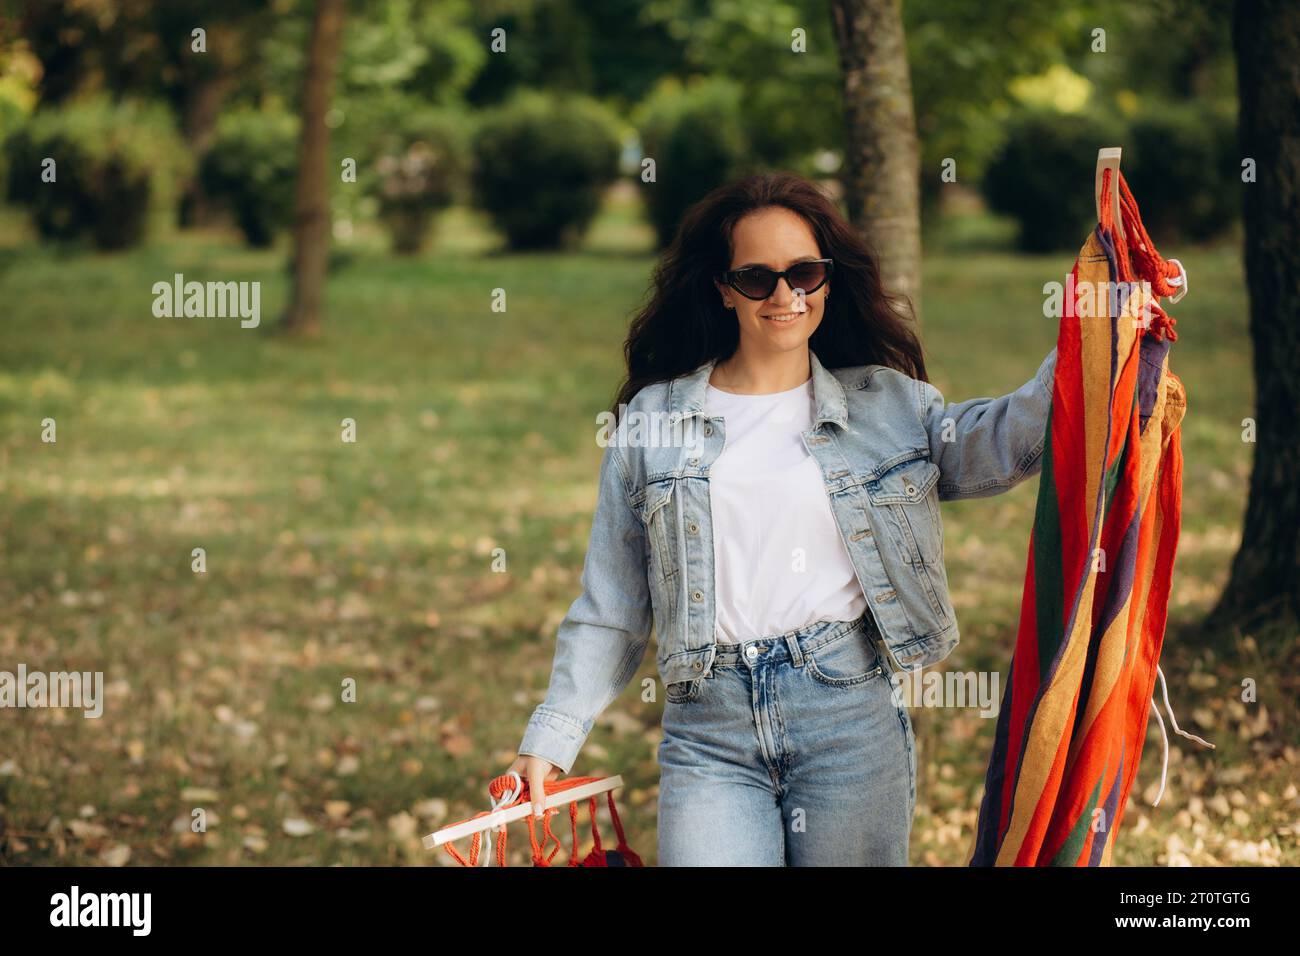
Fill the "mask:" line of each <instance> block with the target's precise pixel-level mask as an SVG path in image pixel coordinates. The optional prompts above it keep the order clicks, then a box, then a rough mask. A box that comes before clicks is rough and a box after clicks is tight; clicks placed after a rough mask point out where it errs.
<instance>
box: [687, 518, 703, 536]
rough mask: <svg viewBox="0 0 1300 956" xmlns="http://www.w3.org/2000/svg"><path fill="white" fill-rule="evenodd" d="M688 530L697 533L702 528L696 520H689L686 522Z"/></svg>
mask: <svg viewBox="0 0 1300 956" xmlns="http://www.w3.org/2000/svg"><path fill="white" fill-rule="evenodd" d="M686 530H687V531H688V532H689V533H691V534H695V533H696V532H698V531H699V530H700V526H699V525H697V524H696V523H695V522H694V521H688V522H686Z"/></svg>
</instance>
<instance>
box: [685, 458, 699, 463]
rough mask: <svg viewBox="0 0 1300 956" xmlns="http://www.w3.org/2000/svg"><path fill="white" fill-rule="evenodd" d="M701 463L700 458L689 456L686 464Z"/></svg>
mask: <svg viewBox="0 0 1300 956" xmlns="http://www.w3.org/2000/svg"><path fill="white" fill-rule="evenodd" d="M699 463H700V460H699V459H698V458H688V459H687V460H686V464H688V465H698V464H699Z"/></svg>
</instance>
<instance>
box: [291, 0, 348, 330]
mask: <svg viewBox="0 0 1300 956" xmlns="http://www.w3.org/2000/svg"><path fill="white" fill-rule="evenodd" d="M343 3H344V0H317V3H316V15H315V16H314V17H313V18H312V25H311V40H310V41H309V42H308V46H307V69H306V71H305V75H304V78H303V86H302V135H301V137H300V139H299V141H298V176H297V180H296V181H295V183H294V201H293V291H292V293H291V298H290V300H289V311H288V313H287V314H286V315H285V318H284V326H285V328H286V330H288V331H290V332H294V333H296V334H299V335H315V334H317V333H319V332H320V327H321V320H322V315H321V299H322V293H323V290H324V285H325V270H326V266H327V265H328V261H329V248H330V242H329V240H330V194H329V148H330V131H329V127H328V126H326V125H325V111H326V110H327V109H328V108H329V102H330V92H331V89H332V87H333V85H334V66H335V63H336V61H337V60H338V52H339V43H340V40H341V35H342V33H343V12H344V10H343Z"/></svg>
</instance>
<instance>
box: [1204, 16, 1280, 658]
mask: <svg viewBox="0 0 1300 956" xmlns="http://www.w3.org/2000/svg"><path fill="white" fill-rule="evenodd" d="M1233 45H1234V47H1235V48H1236V54H1237V86H1238V96H1239V98H1240V112H1239V115H1238V127H1237V133H1238V142H1239V144H1240V147H1241V155H1242V158H1243V160H1244V159H1247V158H1249V159H1253V160H1254V161H1255V163H1256V173H1257V180H1256V181H1255V182H1254V183H1243V184H1241V185H1240V186H1238V185H1237V184H1236V183H1232V184H1231V186H1230V187H1226V188H1234V189H1236V188H1240V189H1241V190H1242V191H1243V192H1244V194H1245V201H1244V205H1243V213H1244V223H1245V233H1246V239H1245V260H1246V285H1247V288H1248V290H1249V292H1250V338H1251V342H1252V344H1253V346H1254V365H1255V424H1256V435H1255V438H1256V440H1255V444H1254V446H1253V447H1254V451H1255V465H1254V470H1253V471H1252V472H1251V478H1250V498H1249V501H1248V502H1247V504H1246V520H1245V525H1244V527H1243V529H1242V534H1241V548H1240V550H1238V552H1237V556H1236V558H1235V559H1234V560H1233V563H1232V576H1231V578H1230V579H1229V581H1228V586H1227V588H1226V589H1225V590H1224V592H1223V596H1222V597H1221V598H1220V599H1219V605H1218V607H1216V608H1215V610H1214V612H1213V613H1212V614H1211V616H1210V621H1209V624H1210V626H1212V627H1215V628H1223V627H1235V628H1238V629H1241V630H1247V629H1250V630H1256V631H1272V630H1273V629H1274V628H1277V629H1279V631H1278V633H1279V634H1285V635H1286V636H1288V637H1290V636H1293V635H1294V633H1295V628H1296V626H1297V621H1300V418H1298V417H1297V410H1298V409H1300V379H1298V378H1297V375H1300V4H1297V3H1296V2H1295V0H1239V2H1238V3H1237V4H1236V8H1235V12H1234V18H1233ZM1193 401H1195V393H1193Z"/></svg>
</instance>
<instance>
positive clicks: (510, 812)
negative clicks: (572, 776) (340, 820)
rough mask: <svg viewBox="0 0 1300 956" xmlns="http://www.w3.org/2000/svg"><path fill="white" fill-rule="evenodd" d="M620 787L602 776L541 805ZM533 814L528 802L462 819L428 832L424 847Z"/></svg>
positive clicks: (563, 802) (554, 795) (573, 800)
mask: <svg viewBox="0 0 1300 956" xmlns="http://www.w3.org/2000/svg"><path fill="white" fill-rule="evenodd" d="M621 786H623V778H622V777H621V776H620V775H618V774H615V775H614V776H612V777H605V778H604V779H603V780H595V781H593V782H591V783H584V784H582V785H581V786H578V787H574V788H572V789H571V790H561V791H560V792H559V793H552V794H549V795H547V797H546V802H545V803H544V804H543V806H544V807H545V808H546V809H547V810H549V809H551V808H552V807H563V806H567V805H568V804H570V803H576V802H577V801H579V800H584V799H586V798H587V797H594V796H596V795H597V794H600V793H607V792H609V791H610V790H617V789H618V788H619V787H621ZM532 812H533V805H532V802H531V801H529V802H528V803H522V804H520V805H519V806H516V807H508V808H506V809H505V810H498V811H496V812H495V813H489V814H487V815H486V816H481V817H475V818H474V819H473V820H466V821H464V822H463V823H456V824H453V825H452V826H449V827H443V828H442V829H441V830H438V831H437V832H436V833H430V834H429V835H428V836H426V837H425V838H424V841H423V842H424V848H425V849H426V850H432V849H434V848H436V847H440V846H442V845H443V844H444V843H450V842H451V841H452V840H459V839H461V838H462V837H467V836H473V835H474V834H475V833H482V832H483V831H484V830H494V829H496V828H497V827H499V826H502V825H504V824H507V823H513V822H514V821H515V820H522V819H524V817H526V816H528V815H529V814H531V813H532Z"/></svg>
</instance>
